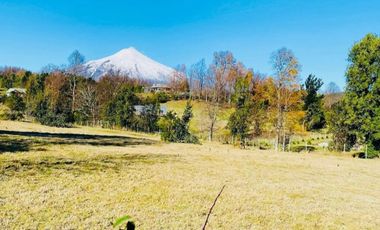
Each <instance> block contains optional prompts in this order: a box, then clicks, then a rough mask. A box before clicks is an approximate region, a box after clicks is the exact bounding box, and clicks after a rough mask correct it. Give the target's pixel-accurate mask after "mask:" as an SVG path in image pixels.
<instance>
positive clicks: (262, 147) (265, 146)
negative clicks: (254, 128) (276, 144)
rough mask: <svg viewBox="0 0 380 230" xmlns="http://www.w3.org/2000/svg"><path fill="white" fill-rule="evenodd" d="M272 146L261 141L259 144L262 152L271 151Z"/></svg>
mask: <svg viewBox="0 0 380 230" xmlns="http://www.w3.org/2000/svg"><path fill="white" fill-rule="evenodd" d="M271 148H272V145H271V144H270V143H268V142H266V141H260V142H259V149H261V150H268V149H271Z"/></svg>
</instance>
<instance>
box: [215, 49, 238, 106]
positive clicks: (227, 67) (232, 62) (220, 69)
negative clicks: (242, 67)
mask: <svg viewBox="0 0 380 230" xmlns="http://www.w3.org/2000/svg"><path fill="white" fill-rule="evenodd" d="M234 68H236V59H235V58H234V56H233V54H232V53H231V52H230V51H219V52H215V53H214V59H213V62H212V64H211V68H210V69H211V70H212V73H213V75H214V79H215V86H214V89H215V93H216V95H215V96H216V99H217V101H218V102H220V101H221V100H226V99H227V98H229V100H230V98H231V91H232V88H233V84H234V81H235V80H236V74H235V73H234V71H233V70H234Z"/></svg>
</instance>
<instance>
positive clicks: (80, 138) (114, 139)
mask: <svg viewBox="0 0 380 230" xmlns="http://www.w3.org/2000/svg"><path fill="white" fill-rule="evenodd" d="M12 136H19V137H27V139H17V138H13V137H12ZM154 143H156V141H154V140H149V139H145V138H134V137H126V136H116V135H93V134H73V133H47V132H29V131H9V130H0V152H19V151H28V150H29V149H30V148H31V147H32V146H31V145H33V147H38V146H44V145H49V144H53V145H54V144H58V145H94V146H128V145H151V144H154Z"/></svg>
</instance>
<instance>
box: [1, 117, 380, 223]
mask: <svg viewBox="0 0 380 230" xmlns="http://www.w3.org/2000/svg"><path fill="white" fill-rule="evenodd" d="M0 150H1V154H0V170H1V174H0V175H1V176H0V190H1V191H2V193H1V197H0V228H2V229H23V228H32V229H36V228H42V229H45V228H48V229H52V228H53V229H55V228H58V229H60V228H68V229H77V228H80V229H83V228H88V227H89V226H93V228H92V229H110V228H111V224H112V222H114V221H115V219H117V218H118V217H120V216H123V215H126V214H128V215H131V216H132V217H133V220H134V221H135V223H136V227H137V229H152V228H153V229H199V228H201V226H202V224H203V222H204V220H205V218H206V213H207V211H208V209H209V208H210V206H211V204H212V202H213V200H214V198H215V196H216V194H217V193H218V192H219V190H220V188H221V187H222V186H223V185H226V188H225V190H224V191H223V193H222V195H221V197H220V199H219V200H218V202H217V204H216V206H215V209H214V211H213V214H212V215H211V218H210V222H209V229H252V228H259V229H273V228H278V226H281V228H284V229H326V228H330V229H337V228H340V227H341V226H345V228H347V229H376V228H377V226H379V224H380V221H379V218H378V216H379V215H380V172H379V170H378V168H379V167H380V160H378V159H377V160H371V161H367V160H360V159H353V158H351V157H350V156H346V155H339V156H338V155H337V156H331V155H329V156H326V155H324V154H323V153H314V154H302V155H300V154H296V153H275V152H272V151H260V150H254V151H251V150H240V149H237V148H233V147H231V146H229V145H221V144H215V143H213V144H208V143H205V144H203V145H187V144H165V143H161V142H160V141H158V138H157V136H151V135H141V134H136V133H130V132H125V131H115V130H105V129H97V128H88V127H78V128H73V129H59V128H51V127H45V126H41V125H37V124H32V123H20V122H10V121H0ZM4 151H5V152H4Z"/></svg>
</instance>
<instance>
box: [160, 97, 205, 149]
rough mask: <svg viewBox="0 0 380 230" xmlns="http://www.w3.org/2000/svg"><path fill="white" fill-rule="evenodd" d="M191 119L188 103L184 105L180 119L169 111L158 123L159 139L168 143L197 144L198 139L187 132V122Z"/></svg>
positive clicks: (189, 104) (191, 113)
mask: <svg viewBox="0 0 380 230" xmlns="http://www.w3.org/2000/svg"><path fill="white" fill-rule="evenodd" d="M192 117H193V112H192V106H191V103H190V102H189V101H188V102H187V103H186V108H185V111H184V113H183V115H182V119H180V118H179V117H178V116H177V114H176V113H174V112H172V111H169V112H168V113H167V114H166V115H165V116H163V117H161V119H160V120H159V122H158V126H159V128H160V131H161V139H162V140H164V141H169V142H179V143H199V140H198V138H197V137H196V136H194V135H192V134H191V133H190V131H189V122H190V120H191V118H192Z"/></svg>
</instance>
